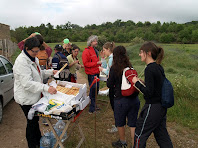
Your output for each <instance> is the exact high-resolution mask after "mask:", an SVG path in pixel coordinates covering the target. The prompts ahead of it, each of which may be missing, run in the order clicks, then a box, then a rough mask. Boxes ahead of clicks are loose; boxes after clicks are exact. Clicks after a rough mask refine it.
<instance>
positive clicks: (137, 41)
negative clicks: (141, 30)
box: [130, 37, 144, 45]
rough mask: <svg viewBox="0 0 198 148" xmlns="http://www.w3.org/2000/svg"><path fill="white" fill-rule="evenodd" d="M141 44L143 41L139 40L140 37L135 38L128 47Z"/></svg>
mask: <svg viewBox="0 0 198 148" xmlns="http://www.w3.org/2000/svg"><path fill="white" fill-rule="evenodd" d="M142 43H144V40H143V39H142V38H140V37H135V38H134V39H133V40H132V41H131V43H130V45H135V44H142Z"/></svg>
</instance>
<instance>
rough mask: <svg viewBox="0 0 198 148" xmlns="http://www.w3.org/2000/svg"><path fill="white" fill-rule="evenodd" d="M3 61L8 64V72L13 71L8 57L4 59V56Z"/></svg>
mask: <svg viewBox="0 0 198 148" xmlns="http://www.w3.org/2000/svg"><path fill="white" fill-rule="evenodd" d="M1 61H2V62H3V63H4V65H5V66H6V68H7V70H8V73H13V71H12V64H11V63H10V62H9V61H8V60H6V59H4V58H1Z"/></svg>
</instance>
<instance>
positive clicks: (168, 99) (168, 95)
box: [161, 77, 174, 108]
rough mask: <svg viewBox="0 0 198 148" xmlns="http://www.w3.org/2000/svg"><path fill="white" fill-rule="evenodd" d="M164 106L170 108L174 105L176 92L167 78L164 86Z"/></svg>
mask: <svg viewBox="0 0 198 148" xmlns="http://www.w3.org/2000/svg"><path fill="white" fill-rule="evenodd" d="M161 101H162V106H163V107H165V108H170V107H172V106H173V105H174V91H173V86H172V84H171V82H170V81H169V80H168V79H167V78H166V77H165V78H164V82H163V85H162V100H161Z"/></svg>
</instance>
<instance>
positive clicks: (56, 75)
mask: <svg viewBox="0 0 198 148" xmlns="http://www.w3.org/2000/svg"><path fill="white" fill-rule="evenodd" d="M66 66H67V63H66V64H65V65H64V66H63V67H62V68H61V69H60V70H59V71H58V72H57V73H56V74H55V75H54V77H55V78H57V77H58V75H59V73H60V72H61V71H62V70H63V69H64V68H65V67H66Z"/></svg>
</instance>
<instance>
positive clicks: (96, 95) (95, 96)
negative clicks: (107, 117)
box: [95, 76, 98, 147]
mask: <svg viewBox="0 0 198 148" xmlns="http://www.w3.org/2000/svg"><path fill="white" fill-rule="evenodd" d="M97 79H98V77H97V76H96V89H95V144H96V147H97V143H96V100H97Z"/></svg>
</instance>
